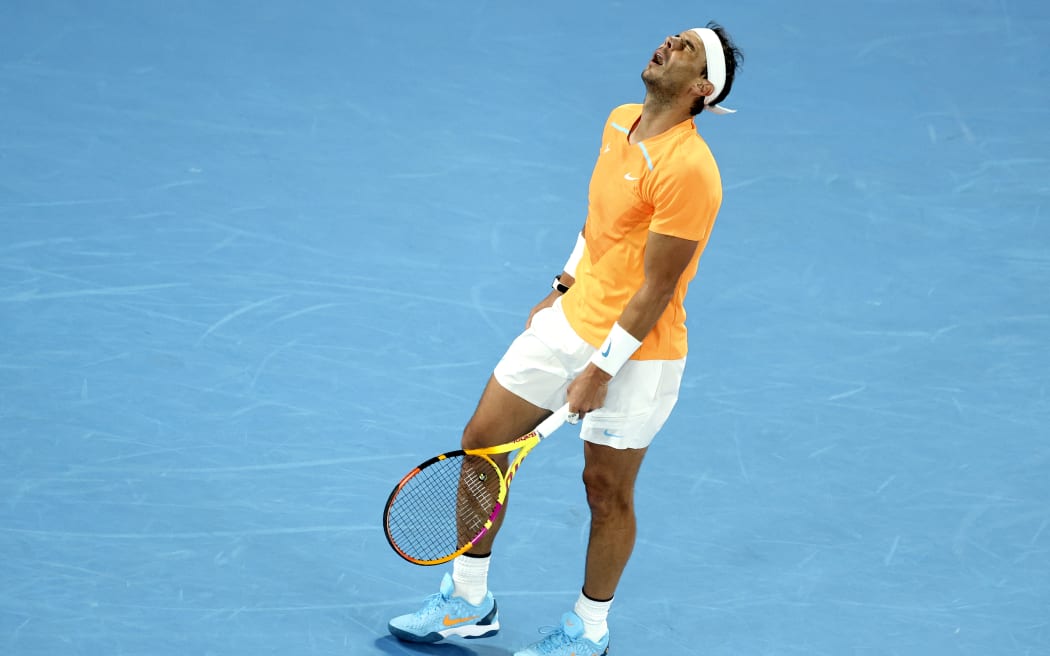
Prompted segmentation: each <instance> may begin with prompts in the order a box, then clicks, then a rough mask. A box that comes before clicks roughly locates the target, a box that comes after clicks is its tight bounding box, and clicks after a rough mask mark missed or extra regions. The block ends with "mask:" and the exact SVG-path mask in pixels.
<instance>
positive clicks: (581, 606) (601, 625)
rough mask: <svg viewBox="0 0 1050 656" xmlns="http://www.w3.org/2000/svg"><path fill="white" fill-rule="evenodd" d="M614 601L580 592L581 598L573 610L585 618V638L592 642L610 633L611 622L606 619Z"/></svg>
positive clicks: (581, 617) (582, 618)
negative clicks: (596, 598)
mask: <svg viewBox="0 0 1050 656" xmlns="http://www.w3.org/2000/svg"><path fill="white" fill-rule="evenodd" d="M612 602H613V600H612V599H610V600H609V601H595V600H593V599H591V598H590V597H588V596H587V595H585V594H583V592H580V598H579V599H577V600H576V607H575V608H573V612H575V613H576V614H577V615H579V616H580V619H581V620H583V637H584V638H587V639H588V640H590V641H591V642H598V641H599V640H601V639H602V638H604V637H605V635H606V634H607V633H609V624H608V622H606V621H605V620H606V618H607V617H609V608H610V607H611V606H612Z"/></svg>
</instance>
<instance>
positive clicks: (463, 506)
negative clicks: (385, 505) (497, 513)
mask: <svg viewBox="0 0 1050 656" xmlns="http://www.w3.org/2000/svg"><path fill="white" fill-rule="evenodd" d="M499 490H500V473H499V470H498V469H496V467H495V465H494V464H493V463H492V462H491V461H490V460H488V459H486V458H483V457H480V456H474V455H468V454H458V455H455V456H451V457H447V458H444V459H441V460H438V461H435V462H433V463H431V464H430V465H428V466H426V467H424V468H422V469H420V470H419V472H417V473H416V475H415V476H413V477H411V478H410V479H408V480H407V481H405V484H404V486H403V487H402V488H401V490H400V491H399V492H398V494H397V496H396V497H395V498H394V499H393V501H392V502H391V504H390V506H389V509H388V513H387V536H388V537H389V538H390V540H391V542H393V543H394V544H395V545H396V546H397V548H398V549H399V550H400V551H402V552H403V553H404V554H405V555H407V556H409V557H411V558H412V559H415V560H421V561H431V560H439V559H441V558H445V557H447V556H449V555H451V554H453V553H456V552H457V551H459V550H460V549H461V548H462V547H464V546H466V545H467V544H469V543H470V542H472V541H473V540H474V538H475V537H477V535H478V533H480V532H481V531H482V530H483V529H484V528H485V523H486V522H487V521H488V520H489V518H490V517H491V515H492V511H493V509H494V508H495V507H496V504H497V503H498V500H499Z"/></svg>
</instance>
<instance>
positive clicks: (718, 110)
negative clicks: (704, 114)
mask: <svg viewBox="0 0 1050 656" xmlns="http://www.w3.org/2000/svg"><path fill="white" fill-rule="evenodd" d="M693 32H696V35H697V36H698V37H700V40H701V41H703V43H704V51H705V52H706V53H707V79H708V81H709V82H711V84H713V85H714V87H715V90H714V91H712V92H711V95H710V96H708V97H707V98H706V99H704V106H705V107H707V109H708V110H710V111H711V112H713V113H715V114H733V113H735V112H736V110H735V109H729V108H728V107H719V106H718V105H713V104H712V103H713V102H714V101H715V98H717V97H718V94H720V93H722V89H723V88H725V85H726V55H725V53H724V52H722V40H721V39H719V38H718V35H717V34H715V31H714V30H712V29H711V28H708V27H694V28H693Z"/></svg>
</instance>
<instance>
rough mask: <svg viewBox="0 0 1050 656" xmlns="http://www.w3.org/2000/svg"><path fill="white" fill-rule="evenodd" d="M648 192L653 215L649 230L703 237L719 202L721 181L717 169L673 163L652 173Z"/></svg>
mask: <svg viewBox="0 0 1050 656" xmlns="http://www.w3.org/2000/svg"><path fill="white" fill-rule="evenodd" d="M650 193H651V202H652V205H653V219H652V223H650V225H649V230H651V231H652V232H656V233H658V234H661V235H668V236H670V237H678V238H681V239H689V240H691V241H703V240H704V239H706V238H707V236H708V235H709V234H710V232H711V227H712V226H713V225H714V223H715V217H716V216H717V215H718V208H719V206H720V205H721V204H722V181H721V179H720V178H719V176H718V173H717V169H716V170H715V171H711V170H709V169H708V168H707V167H703V166H696V165H692V166H676V167H673V168H671V169H670V170H669V171H664V172H662V174H658V175H654V176H653V183H652V186H651V188H650Z"/></svg>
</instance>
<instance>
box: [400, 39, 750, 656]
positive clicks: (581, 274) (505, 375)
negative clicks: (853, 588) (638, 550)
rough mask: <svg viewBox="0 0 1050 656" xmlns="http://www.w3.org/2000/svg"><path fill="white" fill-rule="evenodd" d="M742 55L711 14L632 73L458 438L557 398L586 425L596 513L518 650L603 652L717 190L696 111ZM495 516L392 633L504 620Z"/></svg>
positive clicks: (484, 434)
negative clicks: (578, 220) (535, 637)
mask: <svg viewBox="0 0 1050 656" xmlns="http://www.w3.org/2000/svg"><path fill="white" fill-rule="evenodd" d="M740 59H741V53H740V51H739V50H738V49H737V48H736V46H734V45H733V43H732V42H731V41H730V39H729V37H728V35H727V34H726V33H725V31H724V30H723V29H722V28H721V27H720V26H719V25H717V24H714V23H709V24H708V26H707V27H706V28H696V29H692V30H689V31H686V32H683V33H681V34H676V35H674V36H670V37H667V39H666V40H665V41H664V42H663V44H662V45H661V46H660V47H659V48H658V49H657V50H656V52H655V53H654V54H653V57H652V59H651V60H650V61H649V63H648V65H647V66H646V68H645V70H644V71H643V72H642V80H643V81H644V83H645V88H646V94H645V100H644V102H643V104H642V105H623V106H621V107H618V108H616V109H615V110H613V112H612V113H611V115H610V116H609V119H608V121H607V122H606V124H605V130H604V133H603V135H602V145H601V151H600V153H599V156H598V161H597V163H596V165H595V168H594V173H593V174H592V177H591V184H590V192H589V203H588V214H587V220H586V223H585V225H584V229H583V232H582V233H581V234H580V237H579V239H578V240H577V247H576V248H575V249H574V250H573V255H572V256H571V257H570V258H569V261H568V262H567V263H566V266H565V268H564V271H563V272H562V273H561V274H560V275H559V276H557V277H556V278H555V281H554V284H553V287H554V289H553V291H552V292H551V293H550V294H549V295H548V296H547V298H546V299H544V300H543V301H541V302H540V303H539V304H538V305H537V306H536V307H535V308H533V311H532V313H531V314H530V315H529V319H528V323H527V325H526V330H525V332H524V333H522V334H521V335H520V336H519V337H518V338H517V339H516V340H515V341H514V342H513V343H512V344H511V346H510V347H509V349H508V350H507V353H506V354H505V355H504V356H503V358H502V359H501V360H500V362H499V364H497V365H496V368H495V371H494V373H493V376H492V377H491V378H490V380H489V382H488V385H487V386H486V388H485V390H484V392H483V393H482V396H481V400H480V401H479V403H478V407H477V409H476V410H475V412H474V415H473V417H472V418H471V419H470V421H469V422H468V424H467V427H466V429H465V430H464V432H463V439H462V445H463V448H464V449H471V448H481V447H486V446H492V445H495V444H500V443H503V442H507V441H509V440H511V439H514V438H516V437H518V436H519V435H522V434H524V433H527V432H528V431H530V430H532V429H533V428H535V427H536V425H537V424H538V423H540V421H542V420H543V419H544V418H546V417H547V416H549V415H550V413H551V411H552V410H553V409H555V408H558V407H560V406H561V405H562V404H563V403H565V402H566V401H567V402H568V404H569V410H570V415H569V421H570V422H573V423H576V422H577V421H581V422H582V425H581V431H580V436H581V437H582V438H583V440H584V460H585V465H584V471H583V481H584V484H585V487H586V491H587V503H588V505H589V507H590V511H591V526H590V539H589V542H588V547H587V560H586V566H585V570H584V579H583V588H582V590H581V593H580V596H579V598H578V599H577V601H576V604H575V606H574V608H573V611H571V612H567V613H565V615H564V616H563V617H562V622H561V626H560V628H558V629H557V630H556V631H554V632H553V633H550V634H548V635H547V637H546V638H544V639H543V640H541V641H540V642H537V643H536V644H534V645H532V646H531V647H529V648H527V649H525V650H524V651H519V652H518V653H517V654H516V656H539V655H540V654H546V655H548V656H570V655H573V654H574V655H576V656H591V655H594V656H598V655H600V654H607V653H608V646H609V630H608V624H607V621H606V618H607V616H608V613H609V608H610V606H611V604H612V599H613V595H614V593H615V591H616V586H617V584H618V583H619V580H620V575H621V574H622V573H623V570H624V567H625V566H626V564H627V560H628V558H629V557H630V554H631V550H632V549H633V547H634V540H635V526H636V523H635V516H634V484H635V480H636V478H637V475H638V470H639V468H640V467H641V464H642V459H643V457H644V456H645V452H646V449H647V448H648V446H649V444H650V443H651V441H652V439H653V438H654V436H655V435H656V433H657V432H658V431H659V430H660V428H661V427H662V426H663V424H664V422H665V421H666V419H667V417H668V416H669V414H670V412H671V409H672V407H673V406H674V404H675V402H676V401H677V398H678V389H679V385H680V382H681V378H682V373H683V370H684V367H685V357H686V350H687V340H686V328H685V311H684V309H683V303H684V300H685V295H686V290H687V288H688V285H689V282H690V281H691V280H692V278H693V276H694V275H695V273H696V269H697V265H698V261H699V258H700V253H701V252H702V251H703V249H704V246H705V245H706V244H707V240H708V237H709V236H710V232H711V228H712V226H713V225H714V221H715V217H716V215H717V213H718V208H719V206H720V204H721V201H722V184H721V178H720V177H719V173H718V168H717V166H716V164H715V160H714V158H713V156H712V155H711V152H710V150H709V149H708V147H707V144H706V143H705V142H704V140H703V139H702V138H701V137H700V136H699V135H698V134H697V133H696V128H695V124H694V122H693V117H694V116H695V115H697V114H699V113H700V112H701V111H703V110H705V109H706V110H708V111H710V112H712V113H728V112H731V111H732V110H726V109H723V108H721V107H719V106H718V103H719V102H721V101H722V99H723V98H725V97H726V96H727V95H728V93H729V91H730V89H731V88H732V84H733V78H734V75H735V72H736V67H737V65H738V64H739V61H740ZM500 464H501V465H503V466H505V461H504V462H502V463H500ZM505 514H506V513H505V512H504V513H502V514H501V515H500V517H499V521H498V522H497V524H496V525H495V526H493V528H492V529H491V530H490V531H489V532H488V533H487V534H486V535H485V536H484V538H483V539H482V540H481V541H479V543H478V544H477V545H475V546H474V547H472V549H471V551H470V552H468V553H467V554H466V555H464V556H460V557H459V558H457V559H456V560H455V561H453V571H452V575H451V576H450V575H448V574H446V575H445V577H444V580H443V581H442V584H441V588H440V590H439V592H438V593H437V594H434V595H432V596H430V597H429V598H428V599H427V601H426V602H425V604H424V606H423V608H422V609H420V610H419V611H417V612H415V613H411V614H408V615H402V616H400V617H396V618H394V619H393V620H391V622H390V627H389V628H390V632H391V633H393V634H394V635H395V636H396V637H398V638H400V639H402V640H409V641H414V642H437V641H439V640H442V639H444V638H446V637H450V636H460V637H464V638H481V637H487V636H490V635H494V634H495V633H496V632H497V631H498V630H499V616H498V611H497V607H496V602H495V600H494V599H493V597H492V594H491V593H490V592H489V591H488V586H487V575H488V566H489V556H490V554H491V550H492V544H493V540H494V538H495V536H496V534H497V532H498V530H499V524H501V523H502V518H503V516H504V515H505Z"/></svg>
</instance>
